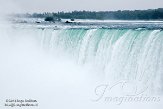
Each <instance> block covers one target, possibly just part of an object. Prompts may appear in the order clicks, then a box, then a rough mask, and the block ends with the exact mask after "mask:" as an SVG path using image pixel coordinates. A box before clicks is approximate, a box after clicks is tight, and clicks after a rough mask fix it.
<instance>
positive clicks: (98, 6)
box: [0, 0, 163, 12]
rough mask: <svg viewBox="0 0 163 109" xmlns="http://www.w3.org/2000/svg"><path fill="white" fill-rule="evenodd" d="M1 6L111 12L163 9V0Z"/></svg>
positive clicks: (34, 1) (15, 1) (5, 3)
mask: <svg viewBox="0 0 163 109" xmlns="http://www.w3.org/2000/svg"><path fill="white" fill-rule="evenodd" d="M0 5H1V6H0V7H1V8H2V7H3V8H5V10H2V9H1V11H8V12H9V11H10V12H57V11H73V10H90V11H110V10H135V9H153V8H161V7H163V0H0Z"/></svg>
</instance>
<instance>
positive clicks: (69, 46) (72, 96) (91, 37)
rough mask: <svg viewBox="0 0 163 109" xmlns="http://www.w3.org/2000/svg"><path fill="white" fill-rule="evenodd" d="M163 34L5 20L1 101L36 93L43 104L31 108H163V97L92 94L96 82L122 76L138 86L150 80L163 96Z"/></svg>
mask: <svg viewBox="0 0 163 109" xmlns="http://www.w3.org/2000/svg"><path fill="white" fill-rule="evenodd" d="M162 35H163V33H162V31H160V30H132V29H129V30H118V29H115V30H107V29H90V30H85V29H69V30H66V29H63V30H52V29H44V30H42V29H36V28H12V27H10V26H9V27H6V28H4V26H2V27H1V29H0V51H1V53H0V60H1V61H0V86H1V88H0V89H1V91H0V98H1V100H2V101H1V102H0V104H1V105H2V106H3V105H4V101H5V99H36V100H38V103H39V106H38V107H32V108H39V109H40V108H41V109H44V108H47V109H52V108H58V109H83V108H86V109H89V108H93V109H101V108H102V109H108V108H112V109H114V108H119V109H126V108H133V105H134V107H135V108H141V109H144V108H149V109H153V108H156V109H161V106H162V101H160V102H127V103H122V104H121V105H117V103H108V102H105V101H102V100H101V101H98V102H94V101H92V100H94V99H96V98H98V97H99V96H98V95H95V92H94V90H95V88H96V87H97V86H98V85H101V84H106V82H107V83H108V84H115V83H116V82H118V81H124V80H127V81H129V82H130V83H131V85H133V84H134V85H135V84H136V85H137V88H139V89H138V90H141V89H144V87H146V86H148V87H149V88H148V91H147V92H146V93H147V94H148V92H149V94H152V96H153V94H155V93H156V94H159V96H160V97H161V93H162V73H163V69H162V68H163V67H162V66H163V43H162V41H163V39H162V38H163V37H162ZM104 81H105V82H104ZM127 86H128V87H127V88H128V91H130V87H129V85H127ZM131 87H133V86H131ZM131 89H132V88H131ZM119 90H121V89H119V88H116V89H114V91H115V92H114V91H113V92H111V94H109V95H111V96H112V95H116V96H122V95H121V94H119V93H120V92H121V91H119ZM146 93H145V94H146ZM148 96H150V95H148ZM157 96H158V95H157ZM3 108H4V109H5V108H10V107H4V106H3ZM17 108H18V107H15V109H17ZM29 108H31V107H29Z"/></svg>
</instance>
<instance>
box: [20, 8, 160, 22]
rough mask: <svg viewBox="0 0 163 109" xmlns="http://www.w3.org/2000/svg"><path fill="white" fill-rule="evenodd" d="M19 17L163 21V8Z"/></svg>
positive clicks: (37, 14) (35, 14)
mask: <svg viewBox="0 0 163 109" xmlns="http://www.w3.org/2000/svg"><path fill="white" fill-rule="evenodd" d="M17 16H18V17H20V16H24V17H30V18H46V17H53V18H56V19H100V20H106V19H115V20H163V8H158V9H148V10H133V11H130V10H123V11H121V10H118V11H99V12H96V11H93V12H92V11H72V12H58V13H49V12H45V13H33V14H24V15H17Z"/></svg>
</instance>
